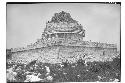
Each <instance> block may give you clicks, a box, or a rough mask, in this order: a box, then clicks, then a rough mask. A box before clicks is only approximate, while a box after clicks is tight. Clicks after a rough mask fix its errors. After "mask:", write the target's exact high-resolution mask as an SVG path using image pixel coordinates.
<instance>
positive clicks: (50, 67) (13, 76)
mask: <svg viewBox="0 0 125 83" xmlns="http://www.w3.org/2000/svg"><path fill="white" fill-rule="evenodd" d="M120 78H121V61H120V58H119V57H116V58H114V59H113V61H107V62H100V61H98V62H97V61H94V62H87V63H85V61H84V60H78V61H77V62H76V63H72V64H71V63H68V62H63V63H61V64H49V63H36V61H32V62H31V63H29V64H28V65H23V64H7V82H97V81H99V82H116V81H117V82H120V80H121V79H120Z"/></svg>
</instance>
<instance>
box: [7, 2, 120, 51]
mask: <svg viewBox="0 0 125 83" xmlns="http://www.w3.org/2000/svg"><path fill="white" fill-rule="evenodd" d="M120 10H121V9H120V5H119V4H100V3H39V4H7V27H6V39H7V41H6V43H7V48H8V49H9V48H16V47H26V46H27V45H29V44H31V43H34V42H35V41H36V40H37V39H39V38H41V34H42V32H43V30H44V29H45V27H46V22H47V21H49V20H50V19H51V18H52V16H54V13H59V12H61V11H65V12H67V13H70V15H71V17H72V18H73V19H74V20H76V21H78V23H79V24H81V25H82V26H83V28H84V29H85V31H86V32H85V34H86V35H85V38H83V40H85V41H90V40H91V41H93V42H102V43H111V44H117V46H118V49H119V48H120V20H121V19H120V14H121V13H120Z"/></svg>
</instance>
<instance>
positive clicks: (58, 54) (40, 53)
mask: <svg viewBox="0 0 125 83" xmlns="http://www.w3.org/2000/svg"><path fill="white" fill-rule="evenodd" d="M116 54H117V50H116V49H112V48H110V49H106V48H95V47H84V46H51V47H44V48H39V49H34V50H27V51H22V52H15V53H13V54H12V58H11V60H9V61H10V62H14V63H21V64H27V63H29V62H31V61H33V60H37V61H38V62H43V63H51V64H55V63H61V62H65V61H68V62H69V63H74V62H76V61H78V60H79V59H86V60H90V58H92V57H93V59H94V58H96V59H97V60H99V59H100V60H104V59H102V58H105V57H108V58H111V57H114V56H116ZM93 59H91V60H93ZM96 59H94V60H96ZM106 59H107V58H105V60H106Z"/></svg>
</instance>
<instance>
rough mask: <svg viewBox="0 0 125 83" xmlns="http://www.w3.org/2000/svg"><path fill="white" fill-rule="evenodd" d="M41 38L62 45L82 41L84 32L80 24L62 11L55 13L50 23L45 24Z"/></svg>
mask: <svg viewBox="0 0 125 83" xmlns="http://www.w3.org/2000/svg"><path fill="white" fill-rule="evenodd" d="M43 37H45V38H46V39H47V40H48V41H49V40H50V41H55V44H57V43H58V44H59V45H62V44H68V43H71V42H77V41H82V40H83V37H85V30H84V29H83V26H82V25H81V24H78V22H77V21H75V20H73V19H72V18H71V16H70V14H69V13H66V12H64V11H62V12H60V13H55V15H54V16H53V17H52V19H51V21H48V22H47V23H46V28H45V30H44V33H43ZM49 43H50V42H49Z"/></svg>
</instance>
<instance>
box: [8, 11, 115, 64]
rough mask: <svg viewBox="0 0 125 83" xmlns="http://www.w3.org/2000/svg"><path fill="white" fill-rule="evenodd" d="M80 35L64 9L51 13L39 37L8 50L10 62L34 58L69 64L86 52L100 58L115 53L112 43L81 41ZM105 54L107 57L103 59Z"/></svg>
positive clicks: (83, 55)
mask: <svg viewBox="0 0 125 83" xmlns="http://www.w3.org/2000/svg"><path fill="white" fill-rule="evenodd" d="M84 37H85V30H84V28H83V26H82V25H81V24H79V23H78V22H77V21H76V20H73V19H72V18H71V16H70V14H69V13H66V12H64V11H62V12H60V13H55V14H54V16H53V17H52V19H51V20H50V21H48V22H47V23H46V27H45V29H44V32H43V33H42V37H41V38H40V39H38V40H37V41H36V42H35V43H34V44H31V45H28V46H27V47H25V48H15V49H11V52H12V58H11V60H10V62H16V63H28V62H30V61H33V60H34V59H35V60H36V59H37V60H38V61H40V62H47V63H60V62H63V61H66V60H68V61H69V62H71V63H73V62H76V61H77V60H78V59H80V58H82V59H85V57H88V56H89V55H90V56H91V57H93V56H97V58H98V59H96V60H101V59H102V61H103V60H107V59H109V58H110V56H114V54H116V53H117V46H116V45H115V44H107V43H100V42H91V41H84ZM100 56H101V59H99V57H100ZM102 56H103V58H102ZM106 56H108V58H105V57H106ZM89 58H90V57H89ZM104 58H105V59H104Z"/></svg>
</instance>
